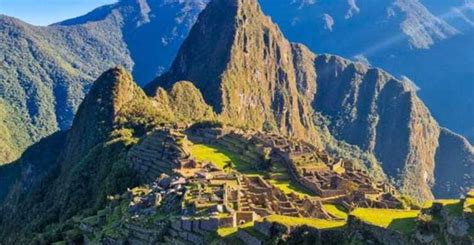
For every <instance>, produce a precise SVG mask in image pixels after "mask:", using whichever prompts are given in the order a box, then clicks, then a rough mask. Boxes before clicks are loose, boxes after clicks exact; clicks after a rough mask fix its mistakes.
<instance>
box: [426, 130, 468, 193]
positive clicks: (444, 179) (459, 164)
mask: <svg viewBox="0 0 474 245" xmlns="http://www.w3.org/2000/svg"><path fill="white" fill-rule="evenodd" d="M473 176H474V148H473V147H472V145H471V144H470V143H469V142H468V141H467V140H466V139H465V138H464V137H462V136H460V135H458V134H455V133H453V132H451V131H449V130H447V129H444V128H442V129H441V134H440V136H439V147H438V149H437V151H436V168H435V179H436V182H435V185H434V188H433V193H434V194H435V196H437V197H446V198H448V197H449V198H458V197H460V196H463V195H464V194H465V193H466V188H468V187H472V186H474V179H473Z"/></svg>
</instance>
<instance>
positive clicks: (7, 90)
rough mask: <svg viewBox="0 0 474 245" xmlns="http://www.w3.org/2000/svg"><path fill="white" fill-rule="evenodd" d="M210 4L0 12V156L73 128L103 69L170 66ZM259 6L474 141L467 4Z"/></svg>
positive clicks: (12, 155) (145, 71)
mask: <svg viewBox="0 0 474 245" xmlns="http://www.w3.org/2000/svg"><path fill="white" fill-rule="evenodd" d="M206 4H207V0H199V1H178V0H175V1H145V0H140V1H138V0H136V1H135V0H122V1H119V2H118V3H116V4H112V5H107V6H103V7H100V8H98V9H96V10H94V11H92V12H90V13H88V14H86V15H84V16H81V17H78V18H74V19H70V20H66V21H63V22H60V23H57V24H53V25H51V26H47V27H36V26H32V25H29V24H27V23H24V22H22V21H21V20H18V19H14V18H11V17H8V16H0V28H1V32H0V35H1V36H0V38H1V40H2V44H3V45H2V47H1V50H2V52H1V53H2V57H1V60H2V66H1V67H0V81H1V84H0V86H1V87H0V93H1V101H0V117H1V118H2V120H1V121H2V124H1V125H0V127H1V128H2V132H4V133H3V134H2V136H0V137H1V139H2V140H1V142H2V147H1V150H0V162H3V163H7V162H11V161H12V160H14V159H16V158H17V157H18V156H19V155H20V154H21V152H22V151H23V150H24V149H26V147H27V146H29V145H31V144H32V143H34V142H37V141H38V140H39V139H41V138H42V137H44V136H46V135H49V134H51V133H53V132H55V131H57V130H64V129H67V128H69V127H70V125H71V122H72V119H73V115H74V113H75V111H76V110H77V107H78V105H79V103H80V101H81V100H82V98H83V97H84V95H85V93H86V92H87V91H88V89H89V88H90V84H91V82H92V81H93V80H94V79H95V78H97V77H98V76H99V74H100V73H101V72H102V71H104V70H105V69H108V68H110V67H112V66H113V65H115V64H121V65H123V66H125V67H127V68H128V69H131V70H132V73H133V75H134V77H135V79H136V80H137V82H138V83H139V84H140V85H142V86H144V85H146V84H147V83H148V82H150V81H152V80H153V79H154V78H155V77H156V76H157V75H159V74H162V73H163V72H164V71H166V70H167V69H168V67H169V66H170V65H171V62H172V60H173V58H174V56H175V55H176V53H177V51H178V48H179V46H180V45H181V43H182V42H183V40H184V39H185V37H186V36H187V34H188V32H189V30H190V28H191V27H192V25H193V23H194V22H195V20H196V18H197V15H198V14H199V13H200V12H201V11H202V9H203V8H204V7H205V6H206ZM261 5H262V8H263V10H264V11H265V12H266V13H267V14H269V15H270V16H271V17H272V19H273V20H274V21H275V22H276V23H277V24H279V26H280V28H281V29H282V31H283V33H284V34H285V35H287V36H288V37H289V39H290V40H291V41H297V42H301V43H304V44H306V45H308V46H309V48H310V49H311V50H313V51H316V52H319V53H333V54H338V55H342V56H344V57H349V58H351V59H355V60H359V61H363V62H365V63H370V64H372V65H374V66H378V67H382V68H384V69H385V70H387V71H389V72H391V73H392V74H395V75H396V76H397V77H401V78H403V79H405V80H407V81H415V83H416V85H415V86H417V87H418V88H420V91H419V92H418V94H419V95H420V96H421V98H422V99H423V101H424V102H425V103H427V106H428V108H429V109H430V111H431V112H432V113H433V114H434V116H435V118H436V119H437V120H438V121H440V123H441V125H442V126H444V127H447V128H450V129H451V130H454V131H455V132H458V133H461V134H463V135H465V136H467V138H468V140H469V139H472V130H473V129H472V125H474V121H473V120H474V119H472V118H473V117H469V116H466V115H472V114H474V112H473V111H472V110H473V109H472V108H474V106H473V102H472V97H473V96H472V95H473V94H472V93H473V91H474V88H472V84H473V83H472V81H470V77H472V69H470V67H472V63H473V62H472V55H471V53H470V52H465V49H464V48H460V47H464V45H466V44H467V45H469V44H470V43H474V42H472V41H473V40H472V37H473V35H472V33H473V28H472V21H470V20H471V19H472V18H473V11H472V9H473V8H472V6H473V3H472V2H471V1H461V0H459V1H444V2H440V3H436V4H435V3H432V2H430V1H421V2H420V1H417V0H404V1H402V0H397V1H383V2H381V1H363V2H360V1H340V2H337V3H333V2H329V1H318V2H315V1H305V0H299V1H279V2H278V3H275V2H274V1H267V0H263V1H261ZM443 11H449V12H447V13H446V12H443ZM380 13H382V14H380ZM374 16H376V18H375V20H374ZM369 19H370V21H368V20H369ZM331 23H332V24H331ZM347 32H350V33H351V36H352V38H350V39H348V38H346V33H347ZM105 33H107V34H105ZM467 50H469V49H467ZM433 57H435V58H433ZM448 57H449V58H448ZM25 64H28V65H25ZM433 67H438V69H433ZM13 68H14V69H13ZM447 83H449V86H447V85H446V84H447ZM7 115H8V116H7ZM12 125H19V126H17V127H12Z"/></svg>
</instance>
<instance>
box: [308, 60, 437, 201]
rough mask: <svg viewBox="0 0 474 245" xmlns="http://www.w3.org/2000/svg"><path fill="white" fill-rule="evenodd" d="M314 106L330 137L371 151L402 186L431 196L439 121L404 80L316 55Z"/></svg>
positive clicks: (376, 70)
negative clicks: (326, 122) (327, 120)
mask: <svg viewBox="0 0 474 245" xmlns="http://www.w3.org/2000/svg"><path fill="white" fill-rule="evenodd" d="M316 71H317V74H318V77H317V80H316V81H317V84H318V92H317V94H316V100H315V101H314V107H315V108H316V110H318V111H321V112H322V113H323V114H324V115H327V116H328V117H329V118H331V120H332V124H331V132H332V133H333V134H334V135H335V136H336V138H339V139H342V140H344V141H346V142H348V143H350V144H354V145H358V146H359V147H361V148H362V149H363V150H367V151H369V152H373V153H374V154H375V156H376V157H377V158H378V159H379V160H380V162H381V163H382V167H383V169H384V171H385V172H386V173H387V174H388V175H389V176H391V177H394V178H400V180H401V181H402V188H403V189H405V191H406V192H408V193H410V194H412V195H415V196H417V197H418V198H420V199H426V198H432V195H431V191H430V189H431V186H432V184H433V182H434V167H435V160H434V155H435V151H436V149H437V147H438V135H439V131H440V130H439V127H438V124H437V123H436V121H435V120H434V119H433V117H432V116H431V115H430V113H429V111H428V109H427V108H426V107H425V106H424V105H423V103H422V102H421V101H420V99H419V98H418V97H417V96H416V93H415V90H414V89H413V88H412V87H411V85H410V84H409V83H405V82H402V81H399V80H397V79H395V78H393V77H392V76H391V75H389V74H387V73H386V72H384V71H382V70H380V69H376V68H369V67H367V66H366V65H364V64H361V63H352V62H350V61H348V60H345V59H342V58H340V57H336V56H329V55H322V56H318V57H317V59H316Z"/></svg>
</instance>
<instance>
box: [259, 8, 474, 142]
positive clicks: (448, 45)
mask: <svg viewBox="0 0 474 245" xmlns="http://www.w3.org/2000/svg"><path fill="white" fill-rule="evenodd" d="M260 2H261V4H262V8H263V10H264V12H265V13H266V14H268V15H270V16H272V19H273V20H274V21H275V22H276V23H277V24H278V25H279V26H280V28H281V29H282V31H283V33H284V34H285V35H286V36H287V37H288V38H289V39H290V40H291V41H294V42H301V43H304V44H305V45H308V47H309V48H310V49H311V50H313V51H315V52H317V53H331V54H337V55H341V56H343V57H346V58H350V59H353V60H361V61H364V62H366V63H370V64H372V65H373V66H377V67H381V68H383V69H384V70H386V71H388V72H390V73H391V74H392V75H394V76H396V77H401V76H407V77H409V78H410V79H412V80H413V81H414V82H415V83H416V84H417V85H418V87H419V88H421V89H420V90H419V91H418V96H419V97H420V98H421V99H422V100H423V102H424V103H425V104H426V105H427V107H428V108H429V109H430V111H431V112H432V114H433V115H434V117H435V118H436V119H437V120H438V121H439V123H440V124H441V125H443V126H444V127H447V128H450V129H451V130H454V131H455V132H458V133H460V134H462V135H464V136H466V137H467V138H468V139H469V140H470V141H471V143H472V142H473V140H474V127H473V125H474V117H466V116H465V115H468V114H474V106H473V101H472V100H471V99H470V98H471V97H472V96H473V91H474V87H473V83H472V79H469V78H470V77H473V70H472V69H471V67H472V66H473V64H474V58H473V55H472V53H471V52H465V51H466V50H471V49H473V48H472V47H471V44H474V29H473V25H472V20H473V19H474V2H473V1H471V0H452V1H430V0H359V1H357V0H351V1H341V2H338V3H334V1H331V0H319V1H306V0H295V1H271V0H260ZM347 33H350V34H351V38H347ZM446 81H449V86H447V83H446Z"/></svg>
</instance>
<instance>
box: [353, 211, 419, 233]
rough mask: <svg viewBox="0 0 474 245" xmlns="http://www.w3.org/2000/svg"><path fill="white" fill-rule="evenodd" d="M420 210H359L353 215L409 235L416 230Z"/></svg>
mask: <svg viewBox="0 0 474 245" xmlns="http://www.w3.org/2000/svg"><path fill="white" fill-rule="evenodd" d="M419 212H420V211H419V210H399V209H373V208H357V209H355V210H354V211H353V212H352V213H351V214H352V215H354V216H355V217H357V218H359V219H360V220H362V221H364V222H367V223H370V224H373V225H376V226H380V227H383V228H387V229H391V230H395V231H399V232H401V233H404V234H407V233H410V232H412V231H414V230H415V228H416V218H417V217H418V214H419Z"/></svg>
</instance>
